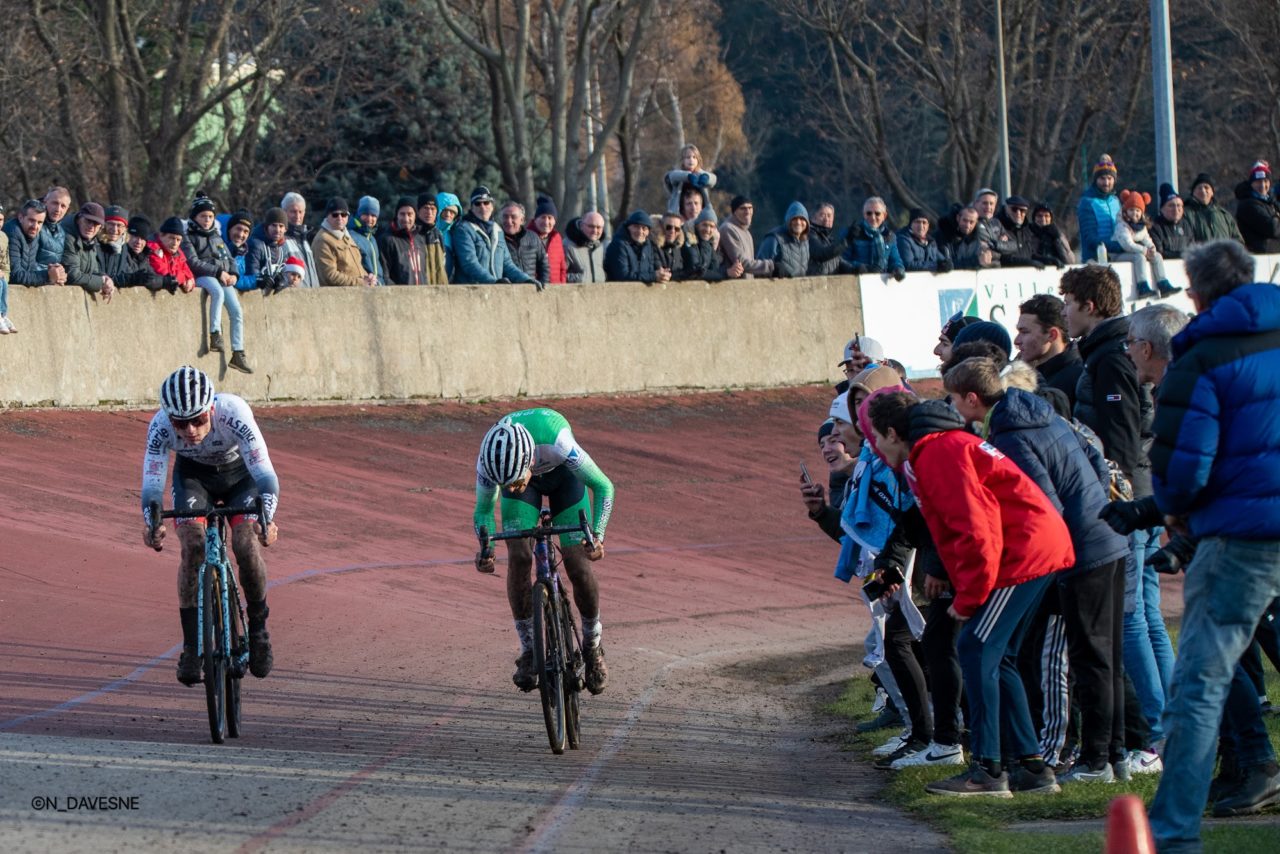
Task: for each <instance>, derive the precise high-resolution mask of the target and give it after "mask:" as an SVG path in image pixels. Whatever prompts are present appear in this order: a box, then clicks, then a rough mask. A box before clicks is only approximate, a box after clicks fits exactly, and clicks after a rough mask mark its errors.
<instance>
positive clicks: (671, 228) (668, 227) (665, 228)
mask: <svg viewBox="0 0 1280 854" xmlns="http://www.w3.org/2000/svg"><path fill="white" fill-rule="evenodd" d="M662 230H663V231H679V230H680V226H678V225H664V226H663V227H662Z"/></svg>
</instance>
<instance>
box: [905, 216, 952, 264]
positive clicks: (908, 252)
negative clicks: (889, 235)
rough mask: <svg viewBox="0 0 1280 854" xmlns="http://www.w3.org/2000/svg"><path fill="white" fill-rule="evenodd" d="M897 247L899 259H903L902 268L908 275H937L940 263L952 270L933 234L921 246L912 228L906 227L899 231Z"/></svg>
mask: <svg viewBox="0 0 1280 854" xmlns="http://www.w3.org/2000/svg"><path fill="white" fill-rule="evenodd" d="M897 246H898V257H899V258H901V259H902V266H903V267H904V268H905V269H906V271H907V272H908V273H915V272H920V271H928V272H930V273H936V272H938V264H939V263H940V262H941V263H943V266H944V267H945V268H946V269H950V268H951V267H950V262H949V261H946V257H947V256H946V255H945V254H943V252H942V250H941V249H939V248H938V241H936V240H934V239H933V234H930V235H929V240H928V241H927V242H926V243H924V244H921V243H920V241H919V240H916V236H915V235H914V234H912V233H911V226H905V227H903V228H900V229H898V234H897Z"/></svg>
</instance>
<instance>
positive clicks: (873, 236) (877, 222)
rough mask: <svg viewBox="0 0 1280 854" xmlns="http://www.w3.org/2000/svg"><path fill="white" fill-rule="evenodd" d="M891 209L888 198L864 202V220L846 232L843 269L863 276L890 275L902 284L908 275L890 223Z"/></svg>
mask: <svg viewBox="0 0 1280 854" xmlns="http://www.w3.org/2000/svg"><path fill="white" fill-rule="evenodd" d="M888 211H889V209H888V208H887V207H886V206H885V203H884V199H882V198H880V197H879V196H872V197H871V198H869V199H867V200H866V201H865V202H863V203H862V220H861V221H860V222H855V223H854V224H853V225H851V226H849V229H848V231H846V232H845V236H844V241H845V246H846V248H845V250H844V255H842V256H841V260H842V262H843V263H842V264H841V269H842V270H844V271H845V272H851V273H853V274H854V275H857V276H860V275H862V274H864V273H888V274H889V275H891V276H893V277H894V278H895V279H897V280H898V281H902V280H903V278H905V277H906V275H907V269H906V267H904V266H903V264H902V256H901V255H899V254H898V240H897V237H896V236H895V235H894V233H893V229H891V228H890V227H889V225H888V223H887V222H886V220H887V219H888Z"/></svg>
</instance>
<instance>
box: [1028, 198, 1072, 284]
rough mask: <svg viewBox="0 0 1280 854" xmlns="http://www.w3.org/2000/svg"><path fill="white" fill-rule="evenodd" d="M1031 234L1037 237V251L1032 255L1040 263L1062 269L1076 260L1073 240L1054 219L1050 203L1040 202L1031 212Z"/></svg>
mask: <svg viewBox="0 0 1280 854" xmlns="http://www.w3.org/2000/svg"><path fill="white" fill-rule="evenodd" d="M1031 236H1032V237H1033V238H1035V253H1034V254H1033V255H1032V256H1031V257H1033V258H1035V259H1036V260H1037V261H1039V262H1040V263H1042V264H1045V265H1046V266H1047V265H1049V264H1052V265H1053V266H1055V267H1057V268H1058V269H1059V270H1061V269H1062V268H1063V267H1065V266H1067V265H1068V264H1074V263H1075V262H1076V255H1075V253H1074V252H1072V251H1071V241H1069V240H1067V236H1066V235H1065V234H1063V233H1062V229H1060V228H1058V224H1057V223H1055V222H1054V221H1053V210H1052V209H1051V208H1050V207H1049V206H1048V205H1046V204H1043V203H1042V204H1038V205H1036V207H1035V210H1033V211H1032V212H1031Z"/></svg>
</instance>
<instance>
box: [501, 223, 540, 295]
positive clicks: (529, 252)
mask: <svg viewBox="0 0 1280 854" xmlns="http://www.w3.org/2000/svg"><path fill="white" fill-rule="evenodd" d="M502 236H503V238H504V239H505V240H506V241H507V253H508V254H509V255H510V256H511V260H512V261H513V262H514V263H515V265H516V266H517V267H519V268H520V269H521V270H524V272H525V274H526V275H528V276H531V277H533V278H534V279H537V280H538V281H539V282H547V281H550V279H551V264H550V262H549V261H548V260H547V247H546V245H545V244H544V243H543V242H542V239H541V238H540V237H538V235H536V234H534V233H533V232H532V231H530V230H529V229H527V228H522V229H520V233H519V234H517V235H516V236H515V237H512V236H511V235H510V234H507V233H506V232H505V231H504V232H503V233H502Z"/></svg>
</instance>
